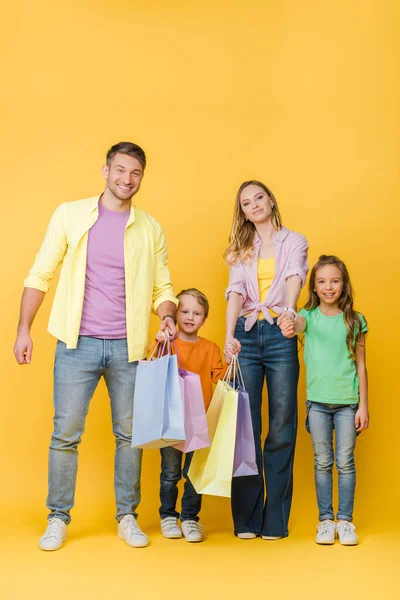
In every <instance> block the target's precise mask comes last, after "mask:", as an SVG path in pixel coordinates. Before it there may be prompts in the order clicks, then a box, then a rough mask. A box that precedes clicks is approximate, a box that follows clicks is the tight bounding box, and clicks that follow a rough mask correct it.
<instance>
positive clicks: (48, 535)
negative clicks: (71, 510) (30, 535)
mask: <svg viewBox="0 0 400 600" xmlns="http://www.w3.org/2000/svg"><path fill="white" fill-rule="evenodd" d="M66 539H67V525H66V524H65V522H64V521H63V520H62V519H58V518H57V517H52V518H51V519H49V522H48V524H47V528H46V531H45V532H44V534H43V535H42V537H41V538H40V540H39V548H40V549H41V550H58V549H59V548H61V546H62V544H63V542H65V540H66Z"/></svg>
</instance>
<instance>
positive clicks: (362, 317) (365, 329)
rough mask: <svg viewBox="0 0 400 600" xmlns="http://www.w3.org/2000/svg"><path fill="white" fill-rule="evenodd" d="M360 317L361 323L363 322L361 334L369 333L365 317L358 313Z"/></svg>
mask: <svg viewBox="0 0 400 600" xmlns="http://www.w3.org/2000/svg"><path fill="white" fill-rule="evenodd" d="M358 316H359V317H360V321H361V333H367V331H368V325H367V321H366V320H365V317H364V315H362V314H361V313H358Z"/></svg>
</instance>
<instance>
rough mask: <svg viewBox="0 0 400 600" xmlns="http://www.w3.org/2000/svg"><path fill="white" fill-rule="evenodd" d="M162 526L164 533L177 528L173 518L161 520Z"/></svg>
mask: <svg viewBox="0 0 400 600" xmlns="http://www.w3.org/2000/svg"><path fill="white" fill-rule="evenodd" d="M162 526H163V529H164V531H165V532H169V531H171V530H172V529H175V527H178V523H177V520H176V519H175V517H167V518H165V519H163V521H162Z"/></svg>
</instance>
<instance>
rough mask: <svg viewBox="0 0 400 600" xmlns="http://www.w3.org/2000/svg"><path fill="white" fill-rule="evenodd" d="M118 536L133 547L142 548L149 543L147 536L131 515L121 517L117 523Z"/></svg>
mask: <svg viewBox="0 0 400 600" xmlns="http://www.w3.org/2000/svg"><path fill="white" fill-rule="evenodd" d="M118 537H119V538H121V540H125V542H126V543H127V544H128V546H133V547H134V548H144V547H145V546H147V545H148V543H149V538H148V537H147V535H146V534H145V533H143V531H142V530H141V529H140V527H139V525H138V524H137V521H136V519H135V517H134V516H133V515H125V516H124V517H122V519H121V520H120V522H119V523H118Z"/></svg>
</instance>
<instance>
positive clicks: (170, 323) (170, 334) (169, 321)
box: [156, 317, 178, 342]
mask: <svg viewBox="0 0 400 600" xmlns="http://www.w3.org/2000/svg"><path fill="white" fill-rule="evenodd" d="M177 337H178V331H177V329H176V325H175V322H174V320H173V318H172V317H166V318H165V319H163V320H162V321H161V323H160V329H159V331H158V333H157V335H156V340H157V341H158V342H163V341H164V340H165V339H166V338H169V339H170V340H175V339H176V338H177Z"/></svg>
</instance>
